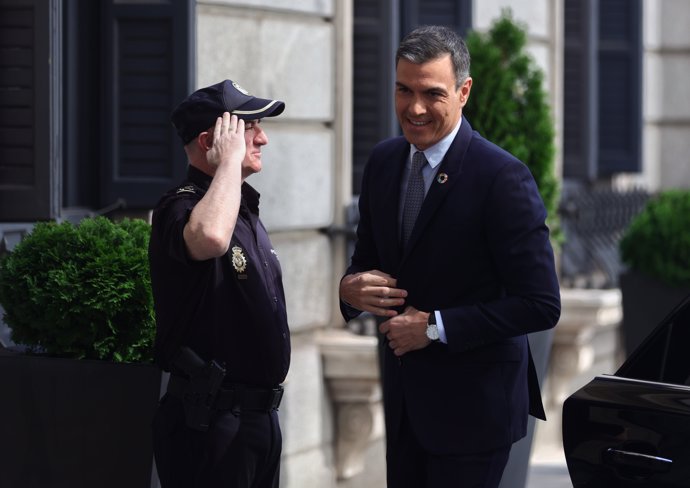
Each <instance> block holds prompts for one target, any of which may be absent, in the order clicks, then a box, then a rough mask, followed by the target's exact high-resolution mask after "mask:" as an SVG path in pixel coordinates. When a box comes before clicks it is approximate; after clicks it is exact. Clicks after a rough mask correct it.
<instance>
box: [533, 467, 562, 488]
mask: <svg viewBox="0 0 690 488" xmlns="http://www.w3.org/2000/svg"><path fill="white" fill-rule="evenodd" d="M525 488H573V485H572V483H571V482H570V476H569V475H568V468H567V467H566V465H565V463H539V464H534V463H533V464H531V465H530V469H529V473H528V475H527V485H526V486H525Z"/></svg>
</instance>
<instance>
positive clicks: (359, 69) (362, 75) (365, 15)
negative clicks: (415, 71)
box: [352, 0, 398, 194]
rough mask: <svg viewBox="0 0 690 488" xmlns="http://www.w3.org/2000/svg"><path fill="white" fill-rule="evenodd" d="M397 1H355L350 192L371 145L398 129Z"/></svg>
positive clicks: (358, 180) (356, 186)
mask: <svg viewBox="0 0 690 488" xmlns="http://www.w3.org/2000/svg"><path fill="white" fill-rule="evenodd" d="M397 18H398V16H397V2H394V1H392V0H384V1H379V0H355V2H354V28H353V30H354V32H353V36H354V39H353V56H354V86H353V102H352V103H353V108H352V110H353V117H352V118H353V127H352V136H353V144H352V171H353V175H352V176H353V177H352V186H353V188H352V191H353V193H354V194H359V192H360V188H361V182H362V172H363V171H364V166H365V165H366V162H367V159H368V157H369V153H370V152H371V149H372V148H373V147H374V145H375V144H376V143H377V142H379V141H380V140H382V139H385V138H386V137H390V136H391V135H393V134H395V133H396V131H397V122H396V121H395V111H394V108H393V84H394V74H395V60H394V59H393V57H394V55H395V49H396V47H397V40H398V30H397V22H396V19H397Z"/></svg>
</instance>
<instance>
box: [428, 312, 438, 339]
mask: <svg viewBox="0 0 690 488" xmlns="http://www.w3.org/2000/svg"><path fill="white" fill-rule="evenodd" d="M426 336H427V337H428V338H429V339H430V340H431V342H437V341H438V339H439V335H438V327H437V326H436V312H434V311H433V310H432V311H431V312H429V319H428V320H427V323H426Z"/></svg>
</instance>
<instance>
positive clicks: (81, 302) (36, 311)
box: [0, 217, 155, 362]
mask: <svg viewBox="0 0 690 488" xmlns="http://www.w3.org/2000/svg"><path fill="white" fill-rule="evenodd" d="M149 235H150V226H149V225H148V224H147V223H146V222H144V221H143V220H128V219H125V220H123V221H122V222H119V223H114V222H112V221H110V220H108V219H106V218H104V217H96V218H89V219H85V220H83V221H82V222H81V223H80V224H79V225H78V226H75V225H73V224H71V223H69V222H65V223H62V224H56V223H54V222H41V223H38V224H37V225H36V226H35V228H34V230H33V231H32V232H31V233H30V234H29V235H27V236H26V237H25V238H24V239H23V240H22V241H21V242H20V243H19V244H17V246H16V247H15V249H14V251H12V252H11V253H9V254H7V255H6V256H4V257H3V258H2V259H0V304H2V306H3V308H4V309H5V316H4V320H5V323H6V324H7V325H8V326H10V327H11V328H12V340H13V341H14V342H16V343H18V344H22V345H26V346H28V347H29V348H30V349H31V350H33V351H35V352H43V353H46V354H48V355H51V356H60V357H71V358H80V359H81V358H86V359H101V360H108V361H116V362H141V361H150V360H151V350H152V342H153V336H154V333H155V322H154V314H153V298H152V295H151V280H150V277H149V267H148V257H147V249H148V240H149Z"/></svg>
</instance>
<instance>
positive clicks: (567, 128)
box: [563, 0, 597, 180]
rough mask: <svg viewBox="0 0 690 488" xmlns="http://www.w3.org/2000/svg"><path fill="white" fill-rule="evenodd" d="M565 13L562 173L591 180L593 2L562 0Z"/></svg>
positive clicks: (593, 137)
mask: <svg viewBox="0 0 690 488" xmlns="http://www.w3.org/2000/svg"><path fill="white" fill-rule="evenodd" d="M564 13H565V29H564V30H565V32H564V50H565V52H564V63H563V65H564V67H563V69H564V76H563V78H564V86H563V176H564V177H566V178H576V179H583V180H591V179H593V178H594V177H595V176H596V158H597V155H596V152H595V148H596V136H597V132H596V120H595V119H594V108H595V107H596V90H595V89H594V87H593V86H592V82H591V77H592V76H593V74H594V73H595V72H596V64H595V63H594V57H593V49H594V46H595V38H594V33H593V30H592V26H593V23H592V2H591V1H582V0H565V4H564Z"/></svg>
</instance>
